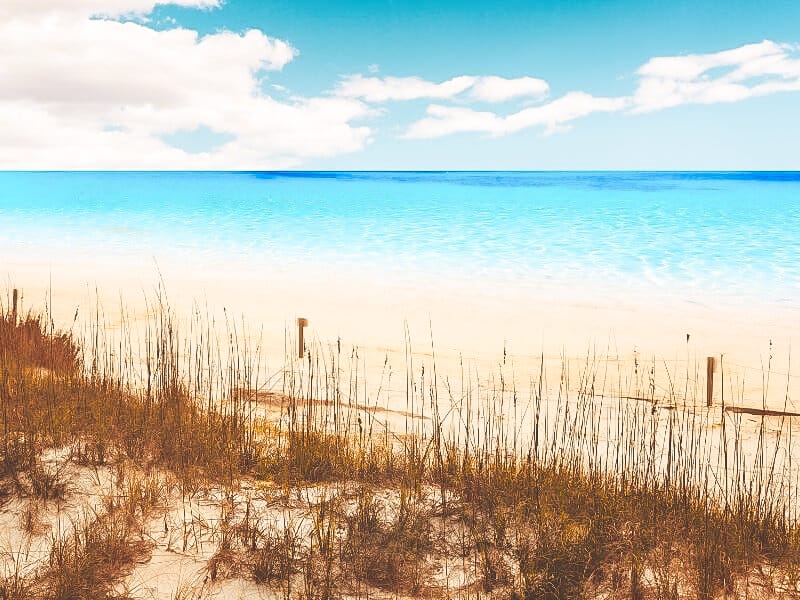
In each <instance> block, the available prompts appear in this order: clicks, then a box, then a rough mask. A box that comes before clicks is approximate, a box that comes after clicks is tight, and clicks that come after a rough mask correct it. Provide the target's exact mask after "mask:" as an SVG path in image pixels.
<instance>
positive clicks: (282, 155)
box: [0, 0, 373, 168]
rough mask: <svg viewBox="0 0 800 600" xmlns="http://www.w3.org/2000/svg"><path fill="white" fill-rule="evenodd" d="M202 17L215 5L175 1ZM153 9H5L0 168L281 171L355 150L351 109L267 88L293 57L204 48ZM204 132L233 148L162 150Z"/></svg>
mask: <svg viewBox="0 0 800 600" xmlns="http://www.w3.org/2000/svg"><path fill="white" fill-rule="evenodd" d="M171 3H172V4H181V5H184V6H192V7H197V8H206V7H213V6H215V5H217V4H218V2H217V1H216V0H177V1H175V2H171ZM155 5H156V2H155V1H154V0H111V1H108V0H102V1H101V0H37V1H36V2H30V1H29V0H5V1H4V3H3V4H2V9H0V56H4V57H13V59H10V60H9V59H6V60H3V61H0V165H2V166H3V167H4V168H281V167H288V166H292V165H295V164H298V163H299V162H301V161H302V160H304V159H307V158H311V157H318V156H331V155H336V154H340V153H343V152H352V151H356V150H359V149H361V148H363V147H364V145H365V144H366V143H367V142H368V141H369V139H370V134H371V132H370V130H369V128H368V127H365V126H363V125H357V124H355V123H356V122H358V121H359V120H362V119H364V118H366V117H368V116H370V115H372V114H373V111H372V109H370V108H369V107H368V106H367V105H366V104H364V103H363V102H361V101H360V100H358V99H348V98H335V97H318V98H297V97H295V98H291V99H290V100H276V99H275V98H272V97H271V96H269V95H268V94H267V93H266V92H265V91H264V88H265V87H267V86H265V85H264V82H263V77H264V73H266V72H268V71H279V70H280V69H282V68H283V67H284V66H285V65H286V64H288V63H289V62H290V61H292V60H293V59H294V57H295V56H296V55H297V51H296V50H295V49H294V48H293V47H292V46H291V45H290V44H289V43H287V42H285V41H283V40H279V39H275V38H271V37H269V36H267V35H265V34H264V33H263V32H261V31H259V30H255V29H254V30H250V31H247V32H244V33H233V32H226V31H223V32H220V33H215V34H212V35H207V36H200V35H199V34H198V33H197V32H195V31H192V30H188V29H182V28H174V29H170V30H166V31H157V30H155V29H152V28H150V27H148V26H147V25H146V24H145V23H143V22H132V21H126V22H122V21H119V20H114V19H109V18H95V17H96V16H97V15H99V14H103V15H105V14H115V15H123V14H124V15H127V14H132V13H139V14H146V13H147V12H148V11H151V10H152V9H153V7H154V6H155ZM200 128H205V129H208V130H210V131H214V132H217V133H219V134H224V136H225V139H227V140H229V141H227V142H226V143H224V144H222V145H221V146H220V147H219V148H216V149H214V150H213V152H207V153H187V152H184V151H183V150H181V149H179V148H175V147H172V146H170V145H169V144H168V143H167V142H166V141H165V140H166V139H169V135H168V134H170V133H174V132H176V131H192V130H196V129H200Z"/></svg>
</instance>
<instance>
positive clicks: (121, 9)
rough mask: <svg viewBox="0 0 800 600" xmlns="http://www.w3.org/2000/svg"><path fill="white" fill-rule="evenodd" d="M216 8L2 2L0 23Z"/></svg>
mask: <svg viewBox="0 0 800 600" xmlns="http://www.w3.org/2000/svg"><path fill="white" fill-rule="evenodd" d="M165 4H172V5H174V6H182V7H185V8H217V7H219V6H220V5H221V4H222V0H3V3H2V5H0V19H2V20H6V19H11V18H25V17H28V16H34V15H39V16H41V15H51V16H52V15H62V16H64V15H72V16H78V17H88V16H100V17H121V16H127V15H147V14H150V13H151V12H152V11H153V9H154V8H155V7H156V6H157V5H165Z"/></svg>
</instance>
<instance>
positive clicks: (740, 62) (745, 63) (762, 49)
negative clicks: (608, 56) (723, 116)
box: [633, 40, 800, 113]
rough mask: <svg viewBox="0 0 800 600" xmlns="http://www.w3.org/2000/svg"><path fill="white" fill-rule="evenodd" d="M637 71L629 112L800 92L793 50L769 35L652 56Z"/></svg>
mask: <svg viewBox="0 0 800 600" xmlns="http://www.w3.org/2000/svg"><path fill="white" fill-rule="evenodd" d="M637 74H638V75H639V77H640V79H639V85H638V87H637V89H636V91H635V93H634V95H633V102H634V107H633V111H634V112H639V113H643V112H652V111H655V110H660V109H664V108H670V107H673V106H680V105H683V104H717V103H723V102H738V101H741V100H746V99H748V98H753V97H756V96H766V95H769V94H775V93H778V92H784V91H800V57H798V56H797V49H796V48H795V47H793V46H791V45H788V44H777V43H775V42H772V41H769V40H765V41H763V42H760V43H757V44H746V45H744V46H740V47H739V48H734V49H731V50H724V51H722V52H712V53H708V54H687V55H684V56H661V57H656V58H652V59H650V60H649V61H648V62H647V63H645V64H644V65H642V66H641V67H640V68H639V69H638V71H637Z"/></svg>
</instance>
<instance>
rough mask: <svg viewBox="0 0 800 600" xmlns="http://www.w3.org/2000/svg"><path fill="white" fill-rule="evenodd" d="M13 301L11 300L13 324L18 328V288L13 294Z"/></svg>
mask: <svg viewBox="0 0 800 600" xmlns="http://www.w3.org/2000/svg"><path fill="white" fill-rule="evenodd" d="M11 297H12V300H11V322H12V323H13V324H14V327H16V326H17V300H18V299H19V292H18V291H17V288H14V292H13V293H12V296H11Z"/></svg>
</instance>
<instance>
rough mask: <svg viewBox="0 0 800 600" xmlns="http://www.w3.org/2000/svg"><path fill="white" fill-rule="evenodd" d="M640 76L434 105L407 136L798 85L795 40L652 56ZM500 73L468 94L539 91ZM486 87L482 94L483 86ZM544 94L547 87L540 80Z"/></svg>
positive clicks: (565, 120)
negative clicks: (539, 98) (624, 84)
mask: <svg viewBox="0 0 800 600" xmlns="http://www.w3.org/2000/svg"><path fill="white" fill-rule="evenodd" d="M636 73H637V75H638V76H639V81H638V85H637V88H636V90H635V91H634V93H633V94H632V95H631V96H617V97H597V96H592V95H590V94H586V93H584V92H570V93H568V94H566V95H565V96H562V97H561V98H558V99H557V100H553V101H552V102H548V103H546V104H542V105H538V106H532V107H530V108H526V109H523V110H520V111H518V112H515V113H511V114H508V115H500V114H498V113H496V112H492V111H477V110H473V109H470V108H464V107H455V106H442V105H438V104H436V105H431V106H429V107H428V110H427V115H426V116H425V117H424V118H422V119H420V120H418V121H416V122H414V123H412V124H411V125H410V127H409V128H408V129H407V131H406V133H405V134H404V137H406V138H416V139H429V138H436V137H442V136H446V135H451V134H455V133H463V132H473V133H484V134H489V135H494V136H500V135H507V134H509V133H514V132H517V131H520V130H522V129H526V128H529V127H537V126H538V127H544V128H545V131H546V132H548V133H552V132H554V131H558V130H559V129H561V128H563V127H564V126H565V125H567V124H569V123H570V122H572V121H574V120H576V119H579V118H582V117H586V116H588V115H590V114H592V113H595V112H620V111H628V112H631V113H646V112H652V111H656V110H662V109H665V108H670V107H674V106H680V105H685V104H717V103H728V102H738V101H741V100H746V99H748V98H753V97H756V96H766V95H769V94H775V93H778V92H787V91H800V56H798V47H797V46H792V45H789V44H777V43H775V42H772V41H769V40H767V41H763V42H760V43H757V44H746V45H744V46H740V47H738V48H733V49H731V50H724V51H722V52H713V53H708V54H689V55H684V56H662V57H656V58H652V59H650V60H649V61H648V62H646V63H645V64H644V65H642V66H641V67H640V68H639V69H638V70H637V71H636ZM522 79H526V78H521V79H517V80H501V79H500V78H494V77H484V78H478V79H477V80H476V82H475V83H474V84H473V86H472V87H471V94H470V95H471V96H473V97H474V98H476V99H481V100H485V101H495V102H500V101H503V100H505V99H510V98H512V97H515V95H514V92H515V91H517V90H520V89H523V88H527V89H528V92H529V93H528V94H527V95H531V96H533V95H535V94H534V92H535V89H536V86H537V83H536V82H540V83H538V85H539V86H546V85H547V84H546V82H544V81H541V80H535V79H533V80H531V81H529V82H527V83H524V84H523V83H522V81H521V80H522ZM484 84H485V85H486V86H487V89H488V90H490V91H486V92H485V93H484V90H483V87H482V86H483V85H484ZM542 92H543V93H546V92H547V89H546V87H542Z"/></svg>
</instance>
